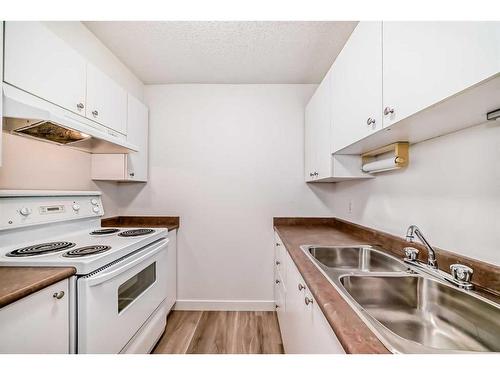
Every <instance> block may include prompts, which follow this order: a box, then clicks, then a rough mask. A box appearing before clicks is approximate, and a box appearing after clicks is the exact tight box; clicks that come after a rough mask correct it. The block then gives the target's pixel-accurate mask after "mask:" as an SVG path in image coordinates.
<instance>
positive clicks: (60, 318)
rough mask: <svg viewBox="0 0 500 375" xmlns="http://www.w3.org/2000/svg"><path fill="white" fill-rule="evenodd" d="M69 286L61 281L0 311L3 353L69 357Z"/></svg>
mask: <svg viewBox="0 0 500 375" xmlns="http://www.w3.org/2000/svg"><path fill="white" fill-rule="evenodd" d="M68 284H69V281H68V279H65V280H62V281H59V282H58V283H55V284H53V285H51V286H48V287H46V288H44V289H42V290H40V291H38V292H36V293H33V294H31V295H29V296H27V297H25V298H23V299H21V300H19V301H16V302H14V303H11V304H9V305H7V306H5V307H3V308H2V309H0V332H1V335H0V353H24V354H36V353H69V294H68ZM55 295H57V296H58V297H60V298H56V296H55Z"/></svg>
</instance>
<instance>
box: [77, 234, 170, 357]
mask: <svg viewBox="0 0 500 375" xmlns="http://www.w3.org/2000/svg"><path fill="white" fill-rule="evenodd" d="M167 245H168V239H162V240H160V241H158V242H155V243H153V244H151V245H149V246H147V247H145V248H143V249H142V250H140V251H138V252H136V253H135V254H133V255H131V256H129V257H127V258H124V259H122V260H120V261H117V262H116V263H112V264H111V265H109V266H107V267H103V268H102V269H101V270H98V271H96V272H93V273H91V274H89V275H87V276H84V277H81V278H79V279H78V353H118V352H120V350H121V349H122V348H123V347H124V346H125V345H126V344H127V342H128V341H129V340H130V339H131V338H132V337H133V336H134V334H135V333H136V332H137V331H138V330H139V328H140V327H141V326H142V325H143V324H144V323H145V322H146V320H147V319H148V318H149V317H150V315H151V314H152V313H153V312H154V311H155V309H156V308H157V307H158V306H159V305H160V303H161V302H162V301H163V300H164V299H165V297H166V294H167V282H166V270H167V264H166V263H167V250H168V247H167Z"/></svg>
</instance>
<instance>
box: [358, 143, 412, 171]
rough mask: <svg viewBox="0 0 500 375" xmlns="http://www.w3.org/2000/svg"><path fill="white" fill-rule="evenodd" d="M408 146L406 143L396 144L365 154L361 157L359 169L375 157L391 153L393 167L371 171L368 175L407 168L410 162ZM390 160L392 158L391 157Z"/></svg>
mask: <svg viewBox="0 0 500 375" xmlns="http://www.w3.org/2000/svg"><path fill="white" fill-rule="evenodd" d="M409 149H410V144H409V143H408V142H396V143H391V144H390V145H387V146H384V147H380V148H377V149H375V150H372V151H369V152H365V153H364V154H362V155H361V169H363V166H364V165H365V164H368V163H371V162H373V161H375V160H376V157H377V156H379V155H382V154H387V153H389V152H392V153H393V157H394V164H393V167H389V168H387V167H384V168H383V169H379V170H372V171H370V173H377V172H384V171H389V170H393V169H400V168H404V167H407V166H408V163H409V162H410V153H409ZM391 158H392V157H391Z"/></svg>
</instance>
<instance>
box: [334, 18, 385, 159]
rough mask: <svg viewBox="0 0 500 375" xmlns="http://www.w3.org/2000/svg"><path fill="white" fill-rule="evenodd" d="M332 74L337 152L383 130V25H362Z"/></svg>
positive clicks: (336, 61)
mask: <svg viewBox="0 0 500 375" xmlns="http://www.w3.org/2000/svg"><path fill="white" fill-rule="evenodd" d="M331 71H332V74H331V75H332V77H331V87H332V95H331V102H330V104H329V106H330V107H331V110H332V129H333V130H332V142H333V152H336V151H338V150H340V149H342V148H343V147H345V146H348V145H350V144H351V143H354V142H356V141H358V140H360V139H362V138H364V137H366V136H368V135H370V134H372V133H374V132H375V131H377V130H379V129H381V128H382V22H360V23H359V24H358V26H357V27H356V28H355V29H354V31H353V33H352V34H351V36H350V38H349V40H348V41H347V43H346V45H345V46H344V48H343V49H342V51H341V52H340V54H339V56H338V57H337V59H336V60H335V62H334V63H333V66H332V69H331Z"/></svg>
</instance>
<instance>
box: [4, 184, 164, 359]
mask: <svg viewBox="0 0 500 375" xmlns="http://www.w3.org/2000/svg"><path fill="white" fill-rule="evenodd" d="M103 214H104V209H103V206H102V201H101V193H100V192H95V191H90V192H86V191H26V190H25V191H7V190H3V191H1V190H0V265H4V266H60V267H74V268H75V269H76V276H75V277H73V278H72V284H71V285H72V287H71V288H70V294H72V295H71V296H70V298H71V299H70V300H71V301H73V303H72V305H71V310H72V316H71V319H70V320H71V327H70V336H71V337H70V342H71V343H72V348H71V351H72V352H78V353H120V352H122V353H147V352H149V351H150V350H151V349H152V347H153V346H154V344H155V343H156V340H157V339H158V338H159V337H160V335H161V333H162V332H163V330H164V328H165V322H166V314H167V312H168V311H167V308H166V307H165V305H166V304H165V298H166V293H167V281H166V274H165V273H166V270H167V265H166V261H167V251H168V238H167V234H168V232H167V230H166V229H162V228H102V227H101V225H100V222H101V217H102V215H103Z"/></svg>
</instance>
